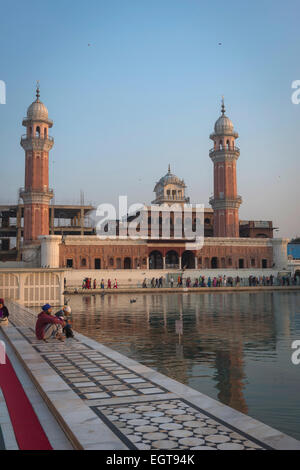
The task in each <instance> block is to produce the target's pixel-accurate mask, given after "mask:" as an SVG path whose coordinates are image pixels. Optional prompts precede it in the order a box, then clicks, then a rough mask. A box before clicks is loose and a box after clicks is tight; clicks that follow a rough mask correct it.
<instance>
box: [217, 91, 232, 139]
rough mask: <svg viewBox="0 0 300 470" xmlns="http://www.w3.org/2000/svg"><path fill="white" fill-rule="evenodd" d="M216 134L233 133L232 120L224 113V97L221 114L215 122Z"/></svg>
mask: <svg viewBox="0 0 300 470" xmlns="http://www.w3.org/2000/svg"><path fill="white" fill-rule="evenodd" d="M215 134H216V135H226V134H229V135H232V134H235V131H234V127H233V124H232V121H231V120H230V119H229V117H227V116H226V114H225V105H224V97H223V98H222V107H221V116H220V117H219V119H218V120H217V121H216V123H215Z"/></svg>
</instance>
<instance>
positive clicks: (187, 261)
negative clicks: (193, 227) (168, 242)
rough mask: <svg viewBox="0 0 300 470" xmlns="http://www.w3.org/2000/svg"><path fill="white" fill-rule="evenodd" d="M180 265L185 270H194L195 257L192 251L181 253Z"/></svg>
mask: <svg viewBox="0 0 300 470" xmlns="http://www.w3.org/2000/svg"><path fill="white" fill-rule="evenodd" d="M181 265H182V267H183V268H185V269H195V255H194V253H193V252H192V251H189V250H188V251H184V252H183V253H182V262H181Z"/></svg>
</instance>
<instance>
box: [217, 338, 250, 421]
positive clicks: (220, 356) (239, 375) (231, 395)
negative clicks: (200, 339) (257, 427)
mask: <svg viewBox="0 0 300 470" xmlns="http://www.w3.org/2000/svg"><path fill="white" fill-rule="evenodd" d="M228 349H229V350H228V351H224V350H222V351H217V352H216V359H215V363H216V369H217V373H216V380H217V382H218V384H217V388H218V390H219V393H218V399H219V400H220V401H221V402H222V403H225V404H226V405H228V406H231V407H232V408H234V409H236V410H238V411H241V412H242V413H245V414H247V412H248V406H247V403H246V400H245V397H244V394H243V389H244V383H243V380H244V379H245V374H244V370H243V367H244V360H243V346H242V344H238V345H237V344H231V345H230V346H229V347H228Z"/></svg>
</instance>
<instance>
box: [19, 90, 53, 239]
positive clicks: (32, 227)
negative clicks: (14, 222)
mask: <svg viewBox="0 0 300 470" xmlns="http://www.w3.org/2000/svg"><path fill="white" fill-rule="evenodd" d="M22 124H23V126H25V127H26V135H24V136H22V138H21V146H22V147H23V149H24V150H25V187H24V188H22V189H21V190H20V196H21V197H22V199H23V201H24V243H25V244H28V243H37V239H38V236H39V235H49V202H50V200H51V199H52V197H53V191H52V190H50V189H49V150H50V149H51V148H52V146H53V138H52V137H50V136H49V134H48V130H49V128H50V127H52V125H53V122H52V121H51V120H50V119H48V110H47V108H46V106H45V105H44V104H43V103H42V102H41V101H40V89H39V84H38V83H37V88H36V100H35V101H34V102H33V103H32V104H31V105H30V106H29V108H28V110H27V117H26V118H24V119H23V122H22Z"/></svg>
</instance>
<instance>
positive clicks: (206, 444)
mask: <svg viewBox="0 0 300 470" xmlns="http://www.w3.org/2000/svg"><path fill="white" fill-rule="evenodd" d="M26 318H27V313H26V312H24V313H21V314H20V312H16V311H13V310H11V321H12V322H13V324H14V326H15V327H16V329H17V330H18V331H19V333H21V334H22V336H23V337H24V338H26V341H27V342H29V343H30V344H31V346H32V347H33V348H34V350H35V351H36V352H38V353H39V354H40V356H41V358H42V359H43V360H44V361H46V362H47V363H48V364H49V365H50V366H51V368H52V369H53V370H54V371H55V372H56V373H57V374H58V375H59V376H60V377H61V378H62V379H63V380H64V382H65V383H66V384H68V386H69V387H70V388H71V389H72V390H73V391H74V392H75V393H76V395H77V396H78V397H79V398H81V399H82V400H83V401H84V402H85V404H87V405H88V406H89V408H90V409H91V410H92V411H93V413H94V414H95V416H98V417H99V419H100V420H101V421H102V422H104V423H105V424H106V425H107V426H108V427H109V428H110V430H111V431H113V433H114V434H115V435H116V436H117V437H118V438H119V439H120V440H121V441H122V442H123V443H124V444H125V445H126V447H127V448H128V449H140V450H142V449H145V450H146V449H156V450H157V449H191V450H196V449H199V450H201V449H202V450H215V449H220V450H225V449H229V450H234V449H236V450H243V449H245V450H255V449H269V448H270V447H269V446H267V445H266V444H264V443H262V442H260V441H258V440H256V439H254V438H253V437H250V436H249V435H247V434H246V433H244V432H241V431H240V430H238V429H236V428H234V427H233V426H231V425H229V424H227V423H225V422H223V421H222V420H220V419H218V418H216V417H214V416H211V415H210V414H209V413H207V412H206V411H205V410H203V409H200V408H198V407H196V406H195V405H193V404H192V403H189V401H188V400H185V399H182V398H178V397H177V396H176V394H174V393H173V392H172V391H171V390H168V389H166V388H164V387H162V386H158V385H157V384H155V383H153V382H151V380H149V379H148V378H147V377H145V376H143V375H140V374H138V373H136V372H133V371H132V370H130V368H128V367H126V366H125V365H123V364H121V363H120V362H118V361H116V360H115V359H112V358H110V357H108V356H106V355H105V354H103V353H100V352H99V351H97V350H95V349H93V348H92V347H90V346H89V345H87V344H85V343H83V342H81V341H79V340H77V339H76V337H75V339H68V340H66V341H65V343H61V342H59V341H51V342H49V343H43V342H41V341H38V340H36V338H35V335H34V331H33V329H32V319H31V321H30V322H29V321H28V322H27V320H26ZM26 323H27V324H30V326H29V327H25V326H24V325H25V324H26ZM18 325H20V326H18Z"/></svg>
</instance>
